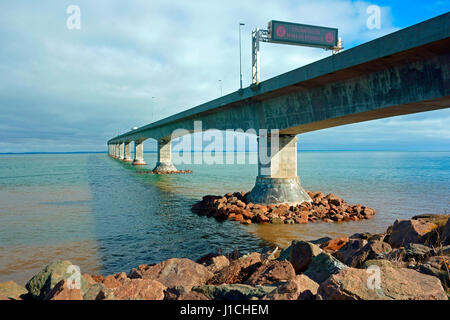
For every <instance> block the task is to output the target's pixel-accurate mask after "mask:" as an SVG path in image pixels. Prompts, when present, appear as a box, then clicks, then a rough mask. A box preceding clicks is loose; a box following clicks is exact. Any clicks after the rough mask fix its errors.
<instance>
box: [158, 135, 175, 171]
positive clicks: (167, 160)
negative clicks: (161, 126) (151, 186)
mask: <svg viewBox="0 0 450 320" xmlns="http://www.w3.org/2000/svg"><path fill="white" fill-rule="evenodd" d="M153 171H159V172H167V171H177V168H175V166H174V165H173V163H172V140H171V139H170V138H163V139H159V140H158V162H156V167H155V169H153Z"/></svg>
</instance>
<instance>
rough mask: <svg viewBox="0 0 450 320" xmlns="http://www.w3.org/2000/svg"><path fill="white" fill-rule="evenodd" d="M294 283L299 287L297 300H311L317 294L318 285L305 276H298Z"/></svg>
mask: <svg viewBox="0 0 450 320" xmlns="http://www.w3.org/2000/svg"><path fill="white" fill-rule="evenodd" d="M295 281H296V282H297V283H298V285H299V287H300V295H299V297H298V299H299V300H312V299H313V298H314V297H315V295H316V294H317V290H318V289H319V284H318V283H317V282H315V281H313V280H312V279H311V278H309V277H308V276H307V275H305V274H299V275H297V276H296V277H295Z"/></svg>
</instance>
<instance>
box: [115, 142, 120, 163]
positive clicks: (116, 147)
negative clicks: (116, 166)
mask: <svg viewBox="0 0 450 320" xmlns="http://www.w3.org/2000/svg"><path fill="white" fill-rule="evenodd" d="M114 158H115V159H117V158H119V145H118V144H117V143H115V144H114Z"/></svg>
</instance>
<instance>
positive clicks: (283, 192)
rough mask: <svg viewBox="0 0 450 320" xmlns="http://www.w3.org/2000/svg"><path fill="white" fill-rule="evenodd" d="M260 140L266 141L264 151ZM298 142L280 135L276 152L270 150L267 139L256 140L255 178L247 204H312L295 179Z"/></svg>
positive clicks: (298, 180) (293, 138) (264, 137)
mask: <svg viewBox="0 0 450 320" xmlns="http://www.w3.org/2000/svg"><path fill="white" fill-rule="evenodd" d="M262 139H267V140H266V141H267V148H266V146H265V144H263V143H262V141H261V140H262ZM297 140H298V138H297V137H296V136H295V135H279V148H274V150H272V138H271V137H270V136H268V137H266V136H262V135H260V136H259V137H258V154H259V157H258V176H257V177H256V183H255V186H254V187H253V189H252V191H251V192H250V194H249V195H248V196H247V200H248V201H250V202H253V203H260V204H277V203H289V204H299V203H302V202H305V201H307V202H311V201H312V200H311V198H310V196H309V195H308V193H307V192H306V191H305V190H304V189H303V187H302V186H301V184H300V178H299V177H298V175H297ZM265 149H267V150H265ZM261 155H264V156H263V157H261ZM264 158H265V159H264Z"/></svg>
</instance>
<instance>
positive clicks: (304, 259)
mask: <svg viewBox="0 0 450 320" xmlns="http://www.w3.org/2000/svg"><path fill="white" fill-rule="evenodd" d="M286 251H288V252H289V255H288V257H289V259H288V260H289V261H290V262H291V264H292V266H293V267H294V270H295V272H296V273H297V274H299V273H302V272H304V271H305V270H306V269H307V268H308V266H309V264H310V263H311V261H312V258H313V257H315V256H317V255H318V254H320V253H321V252H322V250H321V249H320V248H319V247H318V246H317V245H315V244H313V243H311V242H307V241H302V240H294V241H292V242H291V245H290V247H289V248H288V249H286Z"/></svg>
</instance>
